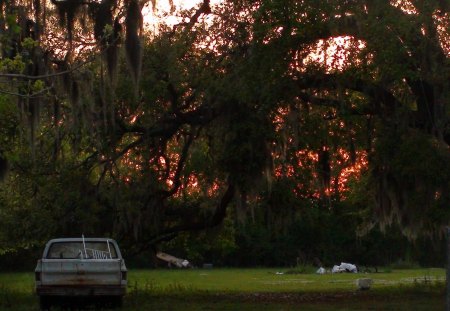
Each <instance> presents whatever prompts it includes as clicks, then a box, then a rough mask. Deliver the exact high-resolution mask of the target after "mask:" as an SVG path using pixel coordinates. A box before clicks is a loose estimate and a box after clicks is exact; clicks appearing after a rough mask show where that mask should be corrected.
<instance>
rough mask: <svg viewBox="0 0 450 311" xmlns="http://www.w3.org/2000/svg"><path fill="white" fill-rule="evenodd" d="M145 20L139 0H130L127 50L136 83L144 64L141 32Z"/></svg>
mask: <svg viewBox="0 0 450 311" xmlns="http://www.w3.org/2000/svg"><path fill="white" fill-rule="evenodd" d="M142 25H143V20H142V13H141V8H140V7H139V4H138V1H137V0H130V1H129V2H128V7H127V15H126V18H125V26H126V36H125V50H126V55H127V59H128V64H129V67H130V70H131V72H132V77H133V80H134V83H135V85H136V86H137V85H138V82H139V76H140V71H141V64H142V44H141V38H140V33H141V31H142V27H143V26H142Z"/></svg>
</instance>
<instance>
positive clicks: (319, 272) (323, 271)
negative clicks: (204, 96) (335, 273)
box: [316, 267, 327, 274]
mask: <svg viewBox="0 0 450 311" xmlns="http://www.w3.org/2000/svg"><path fill="white" fill-rule="evenodd" d="M326 272H327V270H325V268H324V267H320V268H319V269H317V271H316V273H317V274H325V273H326Z"/></svg>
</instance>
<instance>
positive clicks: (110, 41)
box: [0, 0, 450, 265]
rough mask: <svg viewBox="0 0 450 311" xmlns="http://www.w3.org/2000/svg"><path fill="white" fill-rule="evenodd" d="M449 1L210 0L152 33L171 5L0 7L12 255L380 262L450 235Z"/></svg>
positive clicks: (7, 233) (5, 228)
mask: <svg viewBox="0 0 450 311" xmlns="http://www.w3.org/2000/svg"><path fill="white" fill-rule="evenodd" d="M445 4H446V2H445V1H426V2H425V1H397V2H395V1H372V0H365V1H326V2H323V1H320V2H319V1H309V0H306V1H279V0H260V1H247V0H239V1H223V2H221V3H220V4H216V5H213V4H211V3H210V1H208V0H205V1H203V2H202V3H199V4H198V5H197V7H194V8H193V9H191V10H187V11H180V12H178V14H179V15H180V16H181V21H180V23H179V24H177V25H175V26H173V27H169V26H166V25H164V24H162V25H160V28H159V30H158V31H154V32H151V31H150V30H149V29H145V28H144V27H143V16H142V9H143V6H144V5H153V6H154V7H155V5H157V2H152V3H147V2H146V1H137V0H123V1H121V0H102V1H68V0H67V1H64V0H60V1H57V0H54V1H52V2H51V3H50V2H48V1H45V0H42V1H40V0H35V1H31V2H30V1H20V0H16V1H10V2H3V1H2V2H0V7H1V9H2V10H1V16H0V30H1V33H0V35H1V37H0V40H1V42H2V51H1V60H0V77H1V78H2V80H1V82H2V84H1V88H0V93H1V94H0V178H1V180H2V183H1V184H0V228H1V229H0V254H1V253H3V254H4V253H10V252H16V251H19V250H23V249H27V248H33V247H36V246H41V245H42V243H43V242H44V241H45V240H46V239H48V238H51V237H54V236H73V235H81V234H82V233H84V234H85V235H109V236H113V237H115V238H117V239H118V240H120V241H121V242H122V244H123V245H124V246H125V248H126V250H127V252H129V254H139V253H142V252H146V251H148V250H152V251H155V250H156V249H160V248H163V249H164V248H165V249H172V250H174V251H175V252H176V250H177V249H178V250H182V251H179V252H180V255H184V256H188V257H190V258H196V259H197V260H198V261H202V260H204V261H214V260H216V261H218V262H221V263H223V264H234V265H239V264H248V265H251V264H258V265H264V264H267V265H279V264H285V265H292V264H293V263H295V262H298V261H302V262H306V261H307V262H314V261H317V260H319V261H326V262H332V261H335V260H337V261H338V260H343V259H344V258H348V259H349V260H351V257H358V258H360V259H359V260H360V261H361V262H363V263H366V264H379V263H386V261H391V260H392V261H393V260H396V259H398V258H401V257H404V256H405V253H408V252H409V253H411V252H412V251H411V249H413V248H414V249H417V247H413V246H412V245H411V244H410V242H408V241H407V240H406V239H405V238H403V237H402V234H403V235H405V236H407V237H408V238H409V239H411V240H413V239H418V241H422V239H423V238H424V236H428V237H431V238H433V239H434V240H437V241H439V240H440V239H442V233H443V229H444V227H445V225H447V224H448V221H449V217H450V215H449V210H448V206H449V203H450V191H449V190H450V178H449V177H450V152H449V144H450V122H449V120H450V114H449V106H450V93H449V92H450V62H449V57H450V50H449V48H450V47H449V46H448V42H449V35H450V34H449V32H448V30H449V29H450V27H449V24H450V13H449V7H448V6H446V5H445ZM55 21H59V26H58V27H56V26H55V23H54V22H55ZM380 230H381V231H382V232H385V233H384V234H382V233H380ZM420 243H422V242H420ZM420 243H419V244H416V246H417V245H422V244H420ZM437 244H439V242H438V243H437ZM387 245H389V247H387ZM408 249H409V251H407V250H408ZM423 249H425V248H423ZM399 250H402V251H403V252H402V254H400V253H398V251H399ZM386 252H387V253H386ZM389 252H391V253H389ZM388 253H389V254H388ZM250 254H253V255H254V257H249V255H250ZM333 254H334V255H333ZM420 256H421V255H420V254H417V255H416V256H415V258H416V259H420ZM250 258H254V259H251V260H250Z"/></svg>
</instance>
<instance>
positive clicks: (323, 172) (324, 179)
mask: <svg viewBox="0 0 450 311" xmlns="http://www.w3.org/2000/svg"><path fill="white" fill-rule="evenodd" d="M318 173H319V176H320V180H321V184H322V187H323V190H326V189H330V183H331V167H330V152H329V151H328V147H326V146H323V147H322V148H321V149H320V151H319V163H318Z"/></svg>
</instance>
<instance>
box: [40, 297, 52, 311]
mask: <svg viewBox="0 0 450 311" xmlns="http://www.w3.org/2000/svg"><path fill="white" fill-rule="evenodd" d="M39 307H40V309H41V310H45V311H47V310H50V308H51V307H52V301H51V298H50V297H48V296H40V297H39Z"/></svg>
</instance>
